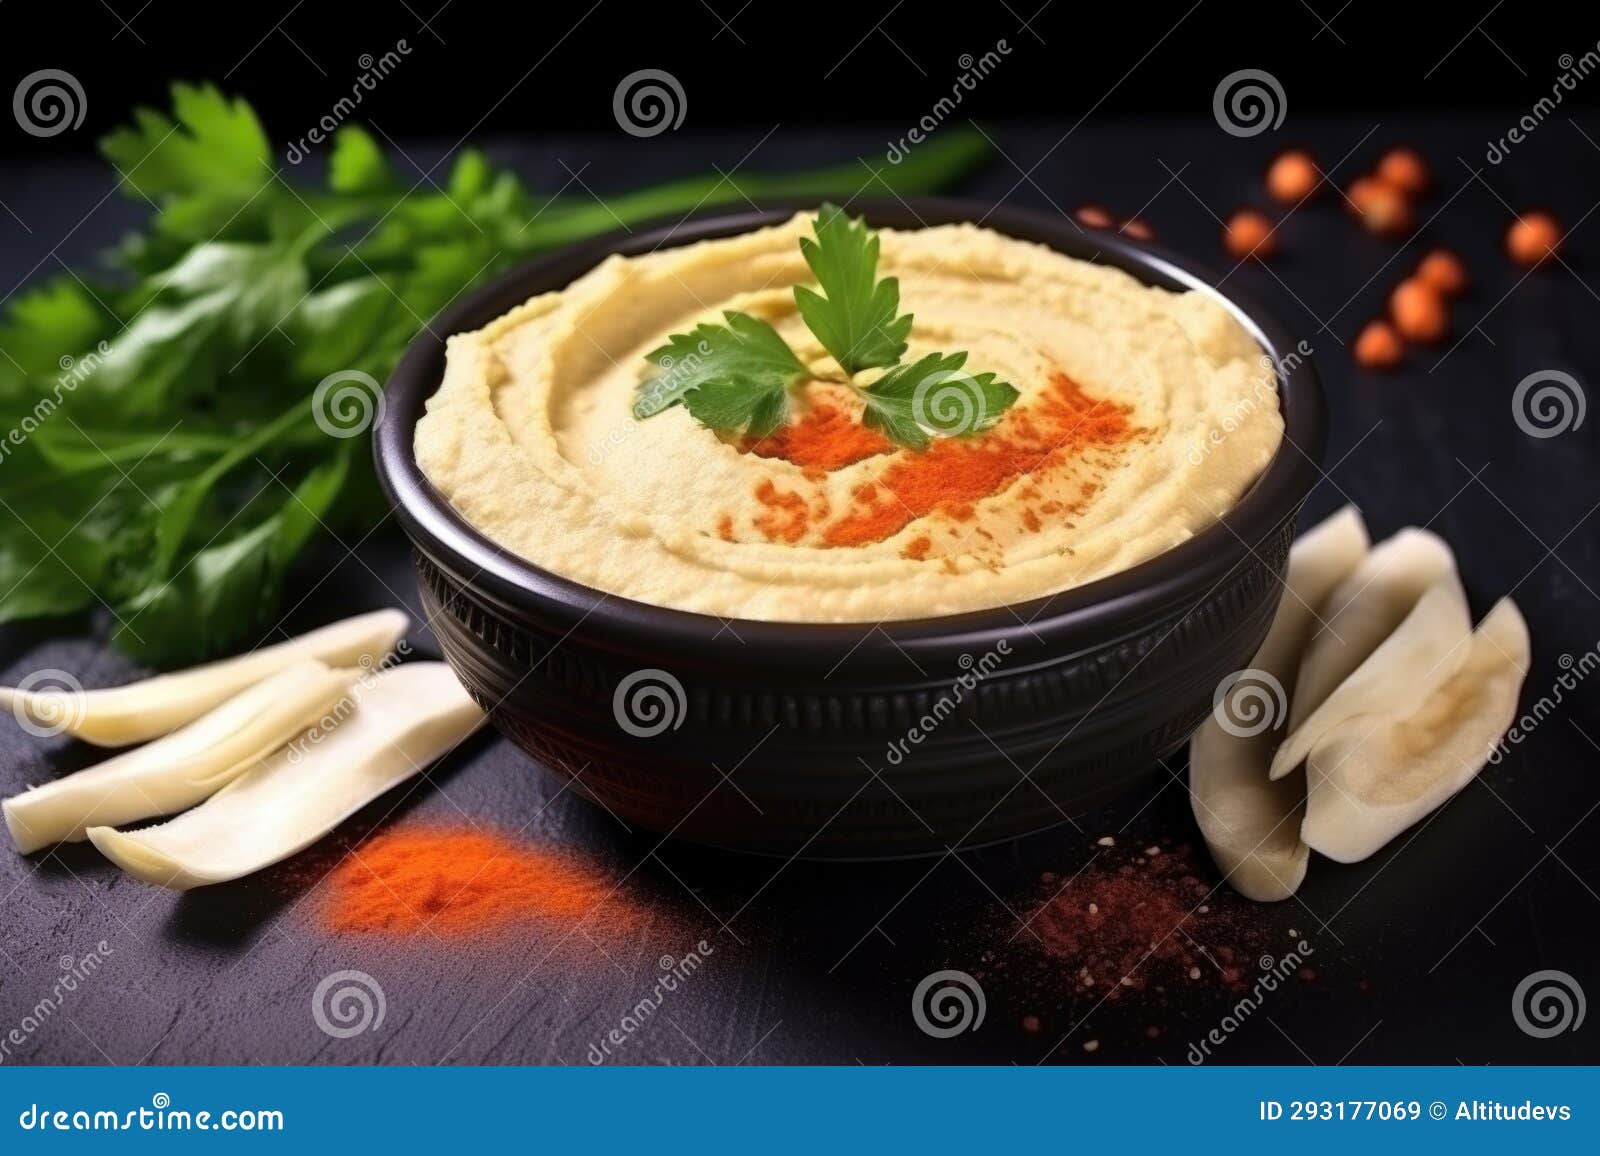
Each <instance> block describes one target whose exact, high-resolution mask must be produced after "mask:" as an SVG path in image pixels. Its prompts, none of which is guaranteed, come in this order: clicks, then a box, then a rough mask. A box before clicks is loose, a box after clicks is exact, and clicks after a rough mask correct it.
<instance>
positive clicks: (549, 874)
mask: <svg viewBox="0 0 1600 1156" xmlns="http://www.w3.org/2000/svg"><path fill="white" fill-rule="evenodd" d="M327 886H328V896H329V898H328V900H327V903H326V905H325V906H324V909H323V918H324V920H325V922H326V923H327V924H328V926H329V927H331V928H332V929H333V930H335V931H348V932H378V933H387V934H391V935H412V934H415V933H417V932H432V933H433V934H434V935H437V936H440V937H442V938H450V937H456V936H468V935H472V934H474V933H478V932H482V931H486V930H493V929H496V928H499V927H503V926H505V925H507V924H511V923H515V922H518V921H521V920H552V921H557V922H561V923H565V924H567V925H569V926H570V925H572V924H574V923H577V922H580V921H584V922H587V923H588V924H591V925H596V926H603V927H613V926H615V925H617V924H619V923H621V924H627V925H631V924H632V923H633V922H634V921H635V920H636V918H637V915H636V913H635V912H633V910H632V908H631V907H630V906H629V905H628V904H627V903H625V902H623V901H621V900H619V899H617V898H616V897H615V896H614V895H613V891H614V890H615V887H616V884H615V881H614V880H613V879H612V878H611V877H610V876H608V875H606V874H605V873H603V872H601V871H599V870H597V869H596V868H595V867H594V866H592V865H590V864H588V863H586V862H585V861H584V860H582V859H580V858H578V857H576V856H573V855H570V854H567V853H565V852H561V851H554V850H551V849H549V848H545V847H539V846H535V845H533V844H527V843H522V842H518V841H517V840H515V839H513V838H511V837H510V836H508V835H504V834H501V833H499V832H495V831H485V830H476V829H473V828H470V827H454V826H450V827H433V826H425V827H415V826H412V827H400V828H396V829H393V830H388V831H385V832H382V833H381V834H379V835H377V836H375V837H374V838H372V839H369V840H367V841H366V842H365V843H362V844H361V845H360V846H359V847H357V848H356V849H355V850H354V851H353V852H352V853H351V854H350V856H349V857H348V858H347V859H345V860H344V861H343V862H342V863H341V864H340V865H339V866H338V867H337V868H336V869H335V870H334V871H333V872H332V874H330V875H329V876H328V881H327Z"/></svg>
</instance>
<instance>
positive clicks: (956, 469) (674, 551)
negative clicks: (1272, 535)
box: [416, 215, 1283, 622]
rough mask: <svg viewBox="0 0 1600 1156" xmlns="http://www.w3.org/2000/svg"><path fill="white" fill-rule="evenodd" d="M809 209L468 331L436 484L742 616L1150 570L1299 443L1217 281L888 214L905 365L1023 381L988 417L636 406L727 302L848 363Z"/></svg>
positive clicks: (630, 585) (509, 520)
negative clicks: (717, 415) (1181, 279)
mask: <svg viewBox="0 0 1600 1156" xmlns="http://www.w3.org/2000/svg"><path fill="white" fill-rule="evenodd" d="M810 226H811V217H810V216H809V215H802V216H797V217H795V218H794V219H793V220H791V221H789V222H788V223H786V224H784V225H781V226H777V227H774V228H770V229H764V230H761V231H758V232H753V233H748V234H744V235H741V236H738V237H734V238H729V239H725V240H715V241H705V242H701V243H698V244H694V245H689V246H686V247H683V248H677V249H670V250H663V251H659V252H653V253H649V254H647V255H644V256H640V257H632V258H623V257H612V258H610V259H608V260H606V261H605V262H604V263H602V264H601V265H599V266H597V267H596V268H595V269H593V270H592V271H591V272H589V273H588V274H586V275H585V276H583V277H581V278H579V279H578V280H577V281H575V282H573V284H571V285H570V286H568V287H567V288H566V289H564V290H561V291H559V292H552V293H546V294H543V295H541V296H538V297H535V298H533V299H532V300H530V301H528V302H526V303H525V304H523V305H521V306H519V307H518V308H516V309H513V310H512V311H511V312H510V313H508V314H506V315H505V316H504V317H501V318H500V319H498V320H496V321H494V322H492V323H491V324H489V325H487V326H485V327H484V328H483V329H480V330H478V331H476V332H472V333H464V334H459V335H456V336H454V337H452V338H450V340H449V344H448V356H447V364H446V369H445V374H444V380H443V382H442V383H441V385H440V386H439V390H438V392H437V393H436V394H435V395H434V396H433V397H432V398H431V399H430V401H429V403H428V408H427V413H426V415H425V416H424V417H423V418H422V420H421V421H420V422H419V423H418V425H417V433H416V455H417V462H418V464H419V465H420V466H421V468H422V471H423V473H424V474H425V475H426V476H427V477H428V479H429V480H430V481H431V482H432V483H433V485H434V486H435V487H436V488H437V489H438V490H439V492H440V493H442V494H443V495H444V496H445V497H446V498H447V499H448V500H449V501H450V502H451V504H452V505H453V506H454V507H455V509H456V510H457V511H458V512H459V513H460V514H461V515H462V516H463V517H465V518H466V519H467V520H468V521H469V522H471V523H472V524H473V525H474V526H476V527H478V528H479V529H480V530H481V531H482V532H483V533H485V534H486V535H488V536H489V537H490V538H492V539H493V540H494V541H496V542H498V543H499V544H501V545H502V546H504V547H506V548H507V549H509V550H512V551H514V552H515V553H517V554H520V555H521V556H523V557H524V558H526V559H528V561H530V562H532V563H533V564H535V565H537V566H539V567H542V568H544V569H546V570H550V571H553V572H554V573H556V574H560V575H562V576H564V577H566V578H570V579H572V580H574V581H577V582H580V583H583V584H584V585H586V586H591V587H594V588H597V589H599V590H603V591H606V592H608V593H611V594H616V595H621V596H623V597H627V598H631V599H636V600H638V601H641V602H648V603H653V604H655V605H659V606H667V607H673V608H675V609H679V610H690V611H698V612H702V613H707V614H714V615H720V616H725V617H743V618H756V619H767V620H776V621H793V622H850V621H880V620H884V619H895V618H916V617H925V616H930V615H940V614H952V613H958V612H961V611H969V610H977V609H982V608H987V607H996V606H1002V605H1007V604H1010V603H1014V602H1019V601H1022V600H1025V599H1029V598H1035V597H1040V596H1043V595H1046V594H1050V593H1053V592H1055V591H1059V590H1063V589H1066V588H1068V587H1071V586H1076V585H1079V584H1081V583H1084V582H1088V581H1090V580H1092V579H1095V578H1101V577H1104V576H1106V575H1108V574H1113V573H1116V572H1117V571H1119V570H1124V569H1126V568H1128V567H1130V566H1133V565H1135V564H1136V563H1138V562H1141V561H1144V560H1145V559H1147V558H1150V557H1152V556H1153V555H1155V554H1159V553H1161V552H1162V551H1164V550H1167V549H1170V548H1171V547H1173V546H1175V545H1177V544H1178V543H1180V542H1182V541H1184V540H1185V539H1186V538H1188V537H1190V536H1191V535H1193V534H1194V533H1195V532H1196V531H1197V530H1200V529H1203V528H1205V527H1207V526H1209V525H1211V524H1213V523H1214V522H1215V521H1216V520H1217V518H1218V517H1219V516H1220V515H1221V514H1223V513H1225V512H1226V511H1227V510H1228V509H1229V508H1230V507H1231V506H1233V504H1234V503H1235V502H1236V501H1238V499H1239V497H1240V495H1241V494H1242V493H1243V492H1244V491H1245V490H1246V489H1247V488H1248V487H1249V486H1250V484H1251V482H1252V481H1253V480H1254V479H1255V477H1256V476H1257V474H1259V473H1260V471H1261V470H1262V468H1263V467H1264V466H1265V465H1266V464H1267V462H1268V460H1269V459H1270V458H1271V457H1272V455H1273V453H1274V452H1275V451H1276V450H1277V448H1278V445H1279V443H1280V441H1281V440H1282V437H1283V421H1282V418H1281V416H1280V414H1279V410H1278V395H1277V389H1276V379H1275V376H1274V373H1273V369H1272V365H1271V363H1270V361H1269V360H1267V359H1266V357H1265V355H1264V353H1263V351H1262V350H1261V348H1260V347H1259V346H1258V345H1257V344H1256V343H1255V342H1254V341H1253V340H1252V339H1251V337H1250V336H1249V335H1248V334H1247V333H1246V331H1245V330H1244V328H1243V327H1242V326H1241V325H1240V324H1239V323H1238V321H1237V320H1235V319H1234V317H1233V316H1232V315H1231V314H1230V313H1229V312H1228V311H1227V310H1226V309H1224V308H1223V307H1222V306H1220V305H1219V304H1217V303H1216V302H1215V301H1214V300H1212V299H1211V298H1210V297H1208V296H1206V295H1204V294H1200V293H1172V292H1168V291H1165V290H1161V289H1155V288H1150V287H1147V286H1144V285H1142V284H1140V283H1139V282H1138V281H1136V280H1134V279H1133V278H1132V277H1130V276H1128V275H1127V274H1125V273H1122V272H1119V271H1117V270H1113V269H1108V268H1104V267H1101V266H1097V265H1094V264H1091V263H1088V262H1085V261H1079V260H1075V259H1073V258H1070V257H1066V256H1063V255H1061V254H1059V253H1056V252H1054V251H1052V250H1050V249H1047V248H1045V247H1043V246H1040V245H1035V244H1031V243H1027V242H1023V241H1017V240H1013V239H1010V238H1007V237H1004V236H1001V235H999V234H997V233H995V232H992V231H990V230H986V229H982V228H978V227H974V226H971V225H944V226H938V227H934V228H927V229H921V230H915V231H908V232H897V231H893V230H882V231H881V232H880V234H879V236H880V238H881V256H880V263H879V275H880V276H893V277H897V278H899V282H900V300H901V309H902V310H903V311H905V312H910V313H913V314H914V315H915V318H916V320H915V324H914V327H913V329H912V331H911V334H910V338H909V341H910V348H909V349H908V351H907V353H906V355H905V357H904V359H903V360H904V361H905V362H910V361H911V360H913V359H914V358H917V357H919V356H922V355H924V354H927V353H931V352H935V351H942V352H946V353H949V352H955V351H958V350H965V351H966V352H967V354H968V359H967V363H966V371H968V372H971V373H974V374H976V373H980V372H985V371H992V372H994V373H996V374H997V375H998V376H999V378H1000V379H1001V380H1004V381H1008V382H1010V383H1011V384H1012V385H1013V386H1014V387H1015V388H1016V389H1017V390H1018V392H1019V394H1020V397H1019V398H1018V400H1017V401H1016V403H1015V404H1014V405H1013V406H1012V407H1011V408H1010V409H1009V410H1007V411H1006V412H1005V413H1004V415H1003V416H1002V417H1001V418H1000V420H999V421H998V422H997V423H995V424H994V425H993V426H992V427H991V428H988V429H986V430H984V431H983V432H981V433H978V434H974V435H972V436H969V437H950V438H936V439H935V441H934V442H933V445H932V447H931V448H930V449H928V450H926V451H924V452H921V453H918V452H915V451H912V450H908V449H901V448H899V447H897V446H894V445H892V444H890V443H889V442H887V441H885V440H884V439H883V438H882V437H881V436H880V435H878V434H877V433H876V432H875V431H873V430H870V429H868V428H866V427H865V426H863V425H862V424H861V423H860V421H859V418H860V413H861V403H860V401H859V399H858V398H857V396H856V395H855V393H854V392H853V391H852V390H851V389H849V388H848V387H847V386H844V385H840V384H830V383H827V382H825V381H820V380H819V381H817V382H813V383H810V384H805V385H802V386H800V387H799V388H797V389H796V391H795V399H794V405H793V413H792V424H790V425H789V426H786V427H784V428H782V429H780V430H778V431H777V432H776V433H774V434H773V435H771V436H769V437H767V438H765V439H760V440H755V441H753V440H752V439H750V438H749V437H735V436H729V435H723V434H718V433H716V432H714V431H713V430H711V429H708V428H706V427H705V426H702V425H700V424H699V423H698V422H697V421H696V420H695V419H694V418H693V417H692V416H691V415H690V414H689V412H688V411H687V410H686V409H685V408H684V407H683V406H674V407H673V408H671V409H667V410H665V411H663V412H661V413H659V414H656V415H654V416H652V417H649V418H647V419H639V418H636V417H634V415H633V405H634V402H635V400H636V398H637V395H638V387H639V385H640V383H641V382H642V381H645V380H647V379H649V378H651V377H653V376H656V375H657V374H658V370H657V369H656V368H655V366H654V365H652V364H651V363H650V362H648V361H646V360H645V355H646V354H647V353H649V352H650V351H652V350H654V349H656V348H657V347H659V346H661V345H662V344H663V343H664V342H665V341H666V338H667V337H668V335H670V334H673V333H686V332H688V331H689V330H690V329H692V328H693V327H694V326H695V325H696V324H698V323H700V322H702V321H709V322H713V323H719V322H720V321H721V315H722V311H723V310H741V311H743V312H746V313H750V314H752V315H754V316H756V317H759V318H762V319H764V320H766V321H769V322H770V323H771V324H772V325H773V326H775V327H776V328H777V330H778V332H779V333H780V334H781V335H782V336H783V338H784V339H785V340H786V341H787V342H788V343H789V345H790V347H791V348H793V349H794V351H795V352H796V353H797V354H798V356H799V357H800V359H801V360H802V361H803V362H805V364H806V365H807V366H808V367H809V368H810V369H812V370H813V371H815V372H817V373H818V375H819V377H834V378H838V377H839V376H840V372H839V368H838V366H837V365H836V364H835V363H834V361H833V359H832V358H831V357H829V356H828V354H827V353H826V352H825V351H824V350H823V348H822V346H821V345H820V344H819V343H818V341H817V340H816V338H815V337H814V336H812V334H811V332H810V331H809V330H808V329H807V328H806V326H805V324H804V322H803V321H802V319H801V318H800V316H799V314H798V311H797V309H796V307H795V303H794V295H793V293H792V291H791V287H792V286H793V285H795V284H797V283H808V284H809V283H810V282H811V274H810V271H809V270H808V269H807V267H806V265H805V262H804V260H803V258H802V256H801V253H800V249H799V246H798V244H797V242H798V240H799V238H800V237H801V236H804V235H807V234H808V233H809V231H810ZM882 372H883V371H882V370H877V369H871V370H865V371H863V372H862V373H861V374H859V375H857V377H856V378H855V382H856V383H857V384H859V385H866V384H868V383H870V381H872V380H873V379H875V378H876V377H877V376H879V375H880V374H881V373H882ZM947 400H951V401H952V404H957V405H959V404H960V402H961V399H960V398H959V397H958V398H954V399H947ZM969 400H970V399H969ZM931 409H933V410H934V411H935V412H937V411H939V409H940V401H939V399H938V398H937V397H933V398H932V399H931Z"/></svg>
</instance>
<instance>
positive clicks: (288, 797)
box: [89, 662, 484, 891]
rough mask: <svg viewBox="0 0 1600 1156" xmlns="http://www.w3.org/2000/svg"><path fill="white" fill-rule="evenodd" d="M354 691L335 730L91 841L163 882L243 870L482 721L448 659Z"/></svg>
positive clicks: (293, 846)
mask: <svg viewBox="0 0 1600 1156" xmlns="http://www.w3.org/2000/svg"><path fill="white" fill-rule="evenodd" d="M352 697H353V698H355V700H356V702H357V704H358V705H357V706H356V709H355V710H354V711H353V712H352V713H351V714H350V715H349V716H348V717H346V718H345V719H344V720H343V721H342V722H340V723H338V724H337V725H336V726H334V727H333V728H332V729H331V730H328V731H325V732H314V731H313V732H307V734H306V735H305V736H303V737H304V739H305V741H303V742H302V741H301V740H300V739H296V740H295V741H294V742H292V743H291V744H290V746H289V747H288V748H287V749H285V750H280V751H279V752H277V753H276V754H274V755H271V756H269V757H268V758H267V759H265V760H263V761H262V762H259V763H257V764H256V765H255V766H253V767H251V768H250V769H249V770H247V771H245V773H244V774H242V775H240V776H239V777H238V778H236V779H234V780H233V782H231V783H229V784H228V785H227V786H226V787H224V788H223V789H222V790H220V791H218V792H217V793H216V794H215V795H212V796H211V798H209V799H207V800H206V801H205V802H204V803H201V804H200V805H199V806H198V807H196V808H194V810H192V811H187V812H185V813H184V814H182V815H179V816H178V817H177V818H176V819H173V820H172V821H171V822H168V823H163V824H161V825H160V826H156V827H147V828H145V829H144V830H141V831H135V832H123V831H116V830H113V829H112V828H110V827H91V828H90V829H89V839H90V841H92V842H93V843H94V845H95V846H96V847H98V848H99V849H100V850H101V851H102V852H103V853H104V854H105V855H106V856H107V857H108V858H109V859H111V860H112V862H114V863H116V864H117V865H118V866H119V867H121V868H122V869H123V870H124V871H127V872H128V873H129V874H130V875H133V876H135V877H137V878H139V879H142V880H144V881H145V882H147V883H155V884H158V885H159V886H162V887H171V888H173V889H175V890H180V891H182V890H187V889H189V888H191V887H202V886H205V885H206V884H209V883H223V882H226V881H227V880H229V879H238V878H239V877H240V876H243V875H249V874H250V873H251V872H254V871H259V870H261V869H262V868H263V867H268V866H270V865H272V864H273V863H276V862H278V861H279V860H282V859H287V858H288V857H289V856H290V855H293V854H294V853H295V852H296V851H299V850H301V849H302V848H304V847H307V846H309V845H310V844H312V843H314V842H316V840H318V839H320V838H321V837H322V836H323V835H325V834H327V833H328V832H329V831H331V830H333V829H334V828H335V827H337V826H338V825H339V824H340V823H341V822H343V821H344V820H345V819H347V818H349V817H350V816H351V815H352V814H354V813H355V812H356V811H358V810H360V809H361V808H362V807H364V806H366V805H367V804H368V803H370V802H371V801H372V800H373V799H376V798H377V797H378V796H379V795H381V794H383V793H384V792H385V791H387V790H389V789H390V788H391V787H393V786H395V785H396V784H398V783H401V782H403V781H405V780H406V779H408V778H410V777H411V776H412V775H414V774H417V773H419V772H420V771H421V770H422V768H423V767H424V766H426V765H427V764H428V763H429V762H431V761H433V760H434V759H436V758H438V757H439V756H440V755H442V754H444V753H445V752H446V751H448V750H449V749H451V748H452V747H453V746H455V745H456V744H457V743H459V742H460V741H461V740H462V739H464V738H466V737H467V736H468V735H470V734H471V733H472V732H473V731H474V730H476V729H477V728H478V727H479V726H481V725H482V724H483V722H484V714H483V712H482V711H481V710H479V709H478V706H477V704H476V703H474V702H473V701H472V699H471V697H470V696H468V694H467V692H466V691H465V690H463V689H462V688H461V684H460V683H459V682H457V681H456V676H455V675H454V674H453V673H451V670H450V668H449V667H448V666H446V665H445V664H444V663H442V662H413V663H407V664H406V665H404V666H399V667H395V668H394V669H392V670H386V671H384V672H382V673H380V674H378V675H376V676H374V677H373V678H372V679H371V681H370V682H369V683H368V684H367V685H365V686H363V687H360V688H358V693H356V694H354V695H353V696H352ZM318 733H320V735H321V737H320V738H319V739H318V740H317V741H312V735H313V734H318ZM297 752H298V753H297Z"/></svg>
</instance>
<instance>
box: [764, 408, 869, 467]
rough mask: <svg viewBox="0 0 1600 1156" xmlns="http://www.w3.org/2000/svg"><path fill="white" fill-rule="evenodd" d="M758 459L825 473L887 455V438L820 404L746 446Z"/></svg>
mask: <svg viewBox="0 0 1600 1156" xmlns="http://www.w3.org/2000/svg"><path fill="white" fill-rule="evenodd" d="M746 448H747V449H748V450H749V451H750V452H751V453H753V454H755V455H756V456H757V457H763V458H782V459H783V460H784V461H786V462H790V463H792V464H794V465H797V466H799V467H800V468H801V469H803V470H806V471H808V472H816V473H826V472H828V471H831V470H840V469H843V468H844V467H845V466H848V465H854V464H855V463H856V462H859V461H862V460H864V459H866V458H870V457H873V456H874V455H876V454H885V453H889V452H890V451H891V450H893V449H894V446H893V445H891V444H890V442H889V439H888V438H886V437H884V436H883V435H882V434H880V433H879V432H878V431H877V430H871V429H868V428H867V427H866V426H864V425H862V424H861V422H860V421H858V420H857V419H856V418H855V417H854V416H853V415H851V414H848V413H845V412H844V411H843V410H841V409H839V408H838V407H837V406H832V405H827V404H826V403H819V404H817V405H815V406H813V407H812V409H811V411H810V412H809V413H807V414H806V415H805V416H804V417H802V418H800V419H799V420H798V421H795V422H792V423H790V424H789V425H786V426H782V427H780V428H779V429H777V430H774V431H773V432H772V433H770V434H768V435H767V436H766V437H764V438H761V439H759V440H757V441H753V442H751V443H749V444H748V446H747V447H746Z"/></svg>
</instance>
